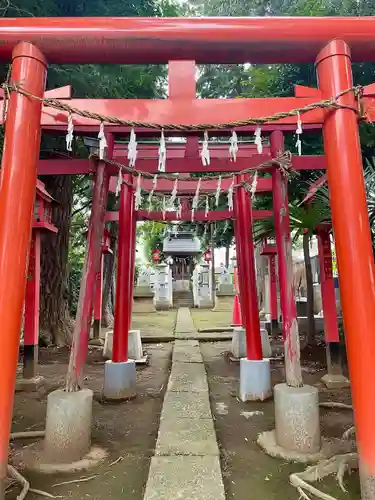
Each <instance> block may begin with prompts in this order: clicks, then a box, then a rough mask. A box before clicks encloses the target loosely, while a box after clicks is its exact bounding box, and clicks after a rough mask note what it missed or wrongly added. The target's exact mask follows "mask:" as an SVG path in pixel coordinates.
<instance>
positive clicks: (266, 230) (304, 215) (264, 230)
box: [253, 200, 330, 344]
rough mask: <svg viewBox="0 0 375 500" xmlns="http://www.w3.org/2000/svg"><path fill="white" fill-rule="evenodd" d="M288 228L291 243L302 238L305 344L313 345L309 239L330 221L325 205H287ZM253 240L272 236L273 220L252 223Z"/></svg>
mask: <svg viewBox="0 0 375 500" xmlns="http://www.w3.org/2000/svg"><path fill="white" fill-rule="evenodd" d="M289 217H290V228H291V232H292V234H293V240H292V241H293V242H296V241H297V240H298V239H299V238H300V237H301V236H302V238H303V255H304V262H305V269H306V289H307V322H308V335H307V343H308V344H313V343H314V341H315V321H314V287H313V276H312V270H311V258H310V245H309V243H310V238H311V236H312V235H313V232H314V230H315V228H316V227H317V226H319V225H320V224H323V223H326V222H329V221H330V210H329V205H327V203H315V200H314V203H309V204H306V205H301V206H299V205H298V204H296V203H290V204H289ZM253 232H254V240H255V242H256V243H259V242H261V241H262V240H264V239H265V238H267V237H270V236H274V223H273V219H264V220H258V221H254V225H253Z"/></svg>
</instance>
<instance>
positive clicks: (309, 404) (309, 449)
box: [274, 384, 321, 453]
mask: <svg viewBox="0 0 375 500" xmlns="http://www.w3.org/2000/svg"><path fill="white" fill-rule="evenodd" d="M274 398H275V421H276V443H277V445H278V446H281V447H283V448H285V449H287V450H293V451H298V452H300V453H318V452H319V451H320V448H321V439H320V422H319V400H318V390H317V388H316V387H311V386H309V385H304V386H303V387H289V386H288V385H287V384H277V385H276V386H275V387H274Z"/></svg>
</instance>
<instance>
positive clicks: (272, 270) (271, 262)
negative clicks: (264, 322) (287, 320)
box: [268, 255, 278, 329]
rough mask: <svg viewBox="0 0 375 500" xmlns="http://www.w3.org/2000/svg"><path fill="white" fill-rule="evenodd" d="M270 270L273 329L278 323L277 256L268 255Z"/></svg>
mask: <svg viewBox="0 0 375 500" xmlns="http://www.w3.org/2000/svg"><path fill="white" fill-rule="evenodd" d="M268 272H269V275H270V289H269V294H270V309H271V325H272V329H274V328H277V325H278V311H277V309H278V308H277V280H276V256H275V255H269V256H268Z"/></svg>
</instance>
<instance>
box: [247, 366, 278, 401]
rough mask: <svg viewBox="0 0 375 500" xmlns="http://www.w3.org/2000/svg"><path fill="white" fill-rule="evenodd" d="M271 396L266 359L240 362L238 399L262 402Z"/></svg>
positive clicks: (268, 367) (269, 374) (269, 376)
mask: <svg viewBox="0 0 375 500" xmlns="http://www.w3.org/2000/svg"><path fill="white" fill-rule="evenodd" d="M271 396H272V386H271V366H270V362H269V360H268V359H262V360H259V361H255V360H250V359H246V358H242V359H241V361H240V399H241V401H242V402H246V401H263V400H265V399H267V398H269V397H271Z"/></svg>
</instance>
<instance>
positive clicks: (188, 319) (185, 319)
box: [174, 307, 198, 338]
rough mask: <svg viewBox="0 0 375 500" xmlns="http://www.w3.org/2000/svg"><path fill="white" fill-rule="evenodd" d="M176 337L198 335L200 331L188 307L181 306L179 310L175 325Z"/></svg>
mask: <svg viewBox="0 0 375 500" xmlns="http://www.w3.org/2000/svg"><path fill="white" fill-rule="evenodd" d="M174 331H175V337H176V338H179V337H180V338H189V337H196V336H197V334H198V332H197V329H196V328H195V325H194V321H193V318H192V316H191V313H190V309H189V308H188V307H180V309H179V310H178V311H177V321H176V327H175V330H174Z"/></svg>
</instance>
